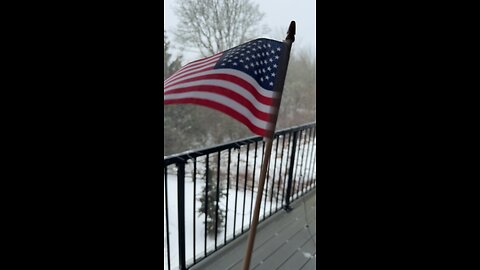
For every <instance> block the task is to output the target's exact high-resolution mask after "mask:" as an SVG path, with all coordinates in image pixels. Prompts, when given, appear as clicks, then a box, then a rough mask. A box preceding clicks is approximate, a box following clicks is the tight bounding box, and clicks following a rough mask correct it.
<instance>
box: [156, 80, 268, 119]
mask: <svg viewBox="0 0 480 270" xmlns="http://www.w3.org/2000/svg"><path fill="white" fill-rule="evenodd" d="M198 85H211V86H220V87H224V88H227V89H230V90H232V91H233V92H235V93H237V94H239V95H241V96H242V97H244V98H246V99H247V100H249V101H250V102H251V103H252V104H253V105H254V106H255V108H257V109H258V110H259V111H261V112H264V113H270V110H271V106H269V105H265V104H263V103H260V101H258V100H257V99H256V98H255V96H253V95H252V93H250V92H249V91H248V90H247V89H245V88H243V87H241V86H239V85H237V84H235V83H232V82H229V81H225V80H198V81H194V82H188V83H182V84H177V85H174V86H171V87H167V88H164V92H163V93H164V94H166V93H168V92H170V91H173V90H175V89H179V88H183V87H191V86H198Z"/></svg>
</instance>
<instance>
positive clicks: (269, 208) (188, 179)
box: [164, 136, 316, 269]
mask: <svg viewBox="0 0 480 270" xmlns="http://www.w3.org/2000/svg"><path fill="white" fill-rule="evenodd" d="M302 142H303V141H302ZM254 145H255V144H254V143H253V144H251V145H250V149H249V153H248V168H247V169H248V172H247V175H248V179H247V188H246V190H245V186H244V184H243V182H244V180H245V168H246V160H247V151H246V147H245V146H242V147H241V149H240V162H239V163H240V164H239V174H238V178H239V182H238V191H237V185H236V179H237V163H238V160H237V158H238V151H239V150H233V149H232V150H231V162H230V172H231V173H230V183H229V189H228V209H226V205H227V196H224V197H221V199H220V202H219V206H220V208H222V209H226V219H225V222H226V230H227V231H226V233H227V241H229V240H230V239H232V238H233V234H234V230H235V237H238V235H240V234H241V233H242V218H243V229H244V232H245V231H248V228H249V225H250V219H251V214H253V213H251V211H253V207H254V204H255V198H256V195H257V188H258V186H257V185H258V178H259V175H260V169H261V161H262V159H263V155H262V142H259V143H258V150H257V157H256V159H255V158H254V156H255V147H254ZM297 148H298V152H297V153H296V158H295V159H296V160H297V162H296V168H295V170H294V176H296V177H295V179H296V181H295V186H297V184H298V183H300V184H302V183H306V182H307V181H309V180H310V179H315V167H316V166H315V153H316V151H315V150H316V142H315V140H313V141H312V142H309V141H308V140H307V143H299V144H297ZM287 149H290V146H289V145H288V136H287V140H286V142H285V149H284V153H283V161H281V159H282V158H281V150H282V139H281V140H280V141H279V144H278V154H277V153H276V151H275V150H276V141H274V145H273V149H272V156H271V160H270V164H269V177H268V183H267V181H266V182H265V190H264V195H263V198H262V204H261V211H260V220H262V219H263V218H264V213H265V215H266V216H267V217H268V216H269V215H270V214H271V213H274V212H275V211H276V208H281V205H282V202H283V201H284V200H283V197H282V195H283V191H282V190H283V189H284V188H285V187H284V185H285V186H286V182H285V176H286V175H287V174H288V166H289V164H286V163H289V161H290V155H291V153H288V155H287ZM302 153H304V154H303V158H302ZM216 156H217V155H213V154H211V155H210V159H209V165H210V168H215V167H216V166H217V164H216V162H215V161H214V158H216ZM275 156H276V164H275ZM220 160H221V163H220V164H221V165H220V168H221V169H220V173H221V178H220V179H221V181H225V183H226V182H227V181H226V179H227V176H226V172H227V166H228V162H227V161H228V151H223V152H222V153H221V156H220ZM302 160H303V162H302ZM255 161H256V162H255ZM204 163H205V157H199V158H197V173H196V184H194V182H193V162H189V163H187V164H186V166H185V247H186V250H185V256H186V260H187V265H191V264H192V263H193V247H194V240H195V258H196V259H197V260H198V259H200V258H203V257H204V256H205V240H206V246H207V250H206V253H209V252H211V251H213V250H215V237H214V236H213V237H212V236H207V238H205V225H204V223H203V222H204V221H205V215H204V214H203V213H201V212H200V211H199V207H200V205H201V203H200V201H199V198H200V197H201V194H202V191H203V188H204V186H205V179H204V177H203V176H204V170H205V169H204V168H205V164H204ZM254 163H255V166H254ZM275 165H276V167H274V166H275ZM280 165H281V167H280ZM254 168H255V177H254V179H255V181H254V190H253V194H252V190H251V183H252V176H253V169H254ZM274 168H275V186H274V191H273V194H274V195H276V194H277V193H278V194H279V195H278V198H277V197H273V198H272V197H271V194H272V176H273V170H274ZM279 171H280V174H279ZM301 172H305V174H301ZM279 175H281V177H280V180H281V181H280V182H281V185H280V191H278V187H279V185H278V184H279V182H278V179H279ZM213 179H215V180H216V175H214V178H213ZM297 179H298V181H297ZM165 183H166V184H167V189H165ZM226 186H227V185H226V184H225V189H226ZM194 189H195V193H196V194H195V193H194ZM165 190H167V192H165ZM296 190H297V189H296V188H295V191H296ZM225 193H226V190H225ZM265 194H267V195H265ZM164 195H166V196H165V197H168V209H165V208H166V204H165V201H164V210H168V224H169V226H168V230H169V242H170V264H171V265H170V266H171V269H178V212H177V209H178V204H177V174H176V167H175V166H169V167H168V170H167V181H165V175H164ZM297 197H298V195H297ZM194 198H195V200H194ZM265 198H266V200H265ZM294 198H295V196H294ZM235 200H236V204H235ZM270 200H271V201H272V204H270ZM194 201H195V208H194ZM244 201H245V208H244V205H243V203H244ZM277 201H278V204H277ZM235 205H236V206H237V209H236V213H235ZM265 206H266V210H265V211H264V207H265ZM194 210H195V211H194ZM194 221H195V228H194ZM225 222H224V224H222V226H223V227H225ZM166 223H167V221H166V211H164V258H165V260H164V262H165V263H164V268H165V269H168V262H167V256H168V253H167V252H168V251H167V231H166V229H167V226H166ZM224 237H225V231H224V230H220V229H219V231H218V234H217V247H218V248H219V247H221V246H222V245H223V244H224V240H225V238H224Z"/></svg>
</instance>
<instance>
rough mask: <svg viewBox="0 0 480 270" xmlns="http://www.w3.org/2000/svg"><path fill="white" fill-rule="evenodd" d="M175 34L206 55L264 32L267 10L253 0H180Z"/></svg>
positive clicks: (179, 39) (181, 41)
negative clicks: (252, 0) (261, 9)
mask: <svg viewBox="0 0 480 270" xmlns="http://www.w3.org/2000/svg"><path fill="white" fill-rule="evenodd" d="M175 12H176V14H177V16H178V18H179V23H178V26H177V29H176V33H175V36H176V38H177V40H178V41H179V43H182V44H184V45H185V46H186V47H191V48H196V49H200V52H201V54H202V55H203V56H208V55H212V54H215V53H217V52H220V51H224V50H226V49H229V48H232V47H234V46H237V45H239V44H241V43H244V42H246V41H247V40H248V39H250V38H252V37H254V36H258V35H259V34H263V33H264V32H265V31H266V27H265V26H263V27H260V21H261V20H262V18H263V15H264V14H263V13H262V12H260V10H259V7H258V5H257V4H253V3H252V2H251V1H249V0H178V5H177V7H176V9H175Z"/></svg>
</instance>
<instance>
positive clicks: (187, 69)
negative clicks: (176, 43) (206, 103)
mask: <svg viewBox="0 0 480 270" xmlns="http://www.w3.org/2000/svg"><path fill="white" fill-rule="evenodd" d="M220 58H222V56H219V57H218V58H216V59H214V58H211V59H208V61H203V60H206V59H201V60H202V62H201V63H195V64H193V63H190V64H187V65H186V66H184V67H182V68H181V69H179V70H177V71H176V72H175V73H174V74H173V75H172V76H170V77H169V78H167V79H166V80H165V81H164V83H168V82H170V81H171V80H172V79H174V78H175V77H177V76H178V75H180V74H182V73H184V72H188V71H191V70H192V69H195V68H200V67H204V66H207V65H211V64H213V63H215V62H216V61H218V60H219V59H220ZM199 61H200V60H199ZM192 64H193V65H192Z"/></svg>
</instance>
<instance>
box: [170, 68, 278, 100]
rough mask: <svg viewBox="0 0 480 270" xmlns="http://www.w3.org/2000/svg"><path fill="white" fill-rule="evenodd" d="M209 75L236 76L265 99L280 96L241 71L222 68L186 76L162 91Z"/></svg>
mask: <svg viewBox="0 0 480 270" xmlns="http://www.w3.org/2000/svg"><path fill="white" fill-rule="evenodd" d="M210 74H228V75H233V76H236V77H239V78H240V79H243V80H244V81H247V82H248V83H250V84H251V85H253V87H255V89H257V91H258V92H259V93H260V94H261V95H262V96H264V97H267V98H276V97H279V96H280V94H279V93H277V92H274V91H271V90H267V89H265V88H263V87H261V86H260V85H259V84H258V82H257V81H256V80H255V79H254V78H252V77H250V75H248V74H246V73H244V72H242V71H237V70H235V69H229V68H222V69H214V70H207V71H202V72H199V73H196V74H194V75H190V76H186V77H183V78H181V79H178V80H175V81H173V82H171V83H168V84H167V85H165V84H164V85H163V89H164V90H165V87H168V86H169V85H171V84H173V83H176V82H181V81H183V80H188V79H191V78H195V77H197V76H203V75H210Z"/></svg>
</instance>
